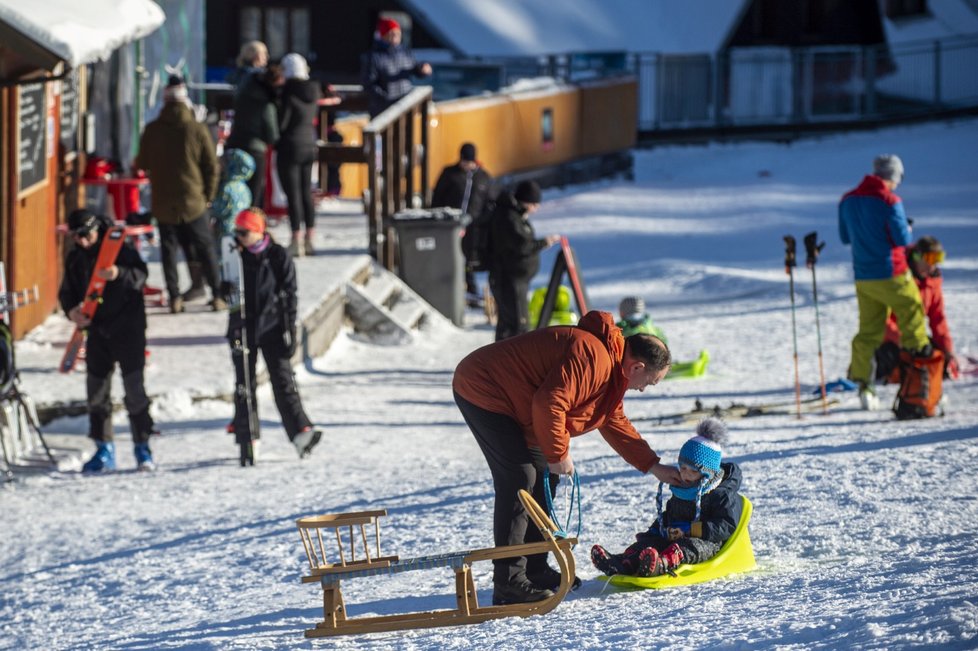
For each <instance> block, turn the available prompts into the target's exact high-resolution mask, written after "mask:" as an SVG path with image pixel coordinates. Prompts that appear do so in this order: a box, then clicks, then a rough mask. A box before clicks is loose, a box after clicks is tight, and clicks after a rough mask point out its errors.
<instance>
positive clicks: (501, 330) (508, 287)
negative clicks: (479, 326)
mask: <svg viewBox="0 0 978 651" xmlns="http://www.w3.org/2000/svg"><path fill="white" fill-rule="evenodd" d="M489 288H490V289H491V290H492V295H493V298H495V299H496V341H502V340H503V339H509V338H510V337H515V336H516V335H521V334H523V333H524V332H526V331H527V330H528V329H529V327H530V326H529V321H530V303H529V299H528V298H527V294H528V293H529V291H530V280H529V278H514V277H512V276H507V275H505V274H499V273H492V272H490V273H489Z"/></svg>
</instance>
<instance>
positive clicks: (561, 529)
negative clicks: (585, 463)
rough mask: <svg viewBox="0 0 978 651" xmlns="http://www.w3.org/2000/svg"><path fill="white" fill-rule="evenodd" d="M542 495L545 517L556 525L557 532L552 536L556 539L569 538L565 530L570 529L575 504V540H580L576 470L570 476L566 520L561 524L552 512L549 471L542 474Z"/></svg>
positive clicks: (579, 496) (578, 492) (579, 491)
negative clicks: (545, 505)
mask: <svg viewBox="0 0 978 651" xmlns="http://www.w3.org/2000/svg"><path fill="white" fill-rule="evenodd" d="M543 494H544V497H546V501H547V515H549V516H550V519H551V520H553V521H554V524H556V525H557V531H555V532H554V535H555V536H556V537H558V538H570V537H571V536H570V534H568V533H567V529H568V528H569V527H570V523H571V517H572V516H573V514H574V503H575V501H576V502H577V534H576V535H575V536H574V537H575V538H580V536H581V528H582V525H583V516H582V515H581V478H580V477H579V476H578V474H577V470H575V471H574V474H573V475H571V489H570V500H569V504H568V505H567V519H566V520H565V521H564V522H561V520H560V518H558V517H557V513H556V511H555V510H554V500H553V496H552V495H551V494H550V470H545V471H544V472H543Z"/></svg>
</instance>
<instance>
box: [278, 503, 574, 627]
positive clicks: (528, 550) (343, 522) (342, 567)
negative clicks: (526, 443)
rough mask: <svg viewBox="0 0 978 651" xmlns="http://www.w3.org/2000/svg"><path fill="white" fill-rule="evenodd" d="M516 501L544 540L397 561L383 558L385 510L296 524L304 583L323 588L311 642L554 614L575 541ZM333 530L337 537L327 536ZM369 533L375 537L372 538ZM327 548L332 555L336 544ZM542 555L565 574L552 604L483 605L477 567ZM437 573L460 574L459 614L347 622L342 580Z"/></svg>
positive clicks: (570, 573)
mask: <svg viewBox="0 0 978 651" xmlns="http://www.w3.org/2000/svg"><path fill="white" fill-rule="evenodd" d="M519 495H520V501H521V502H522V503H523V506H524V508H526V510H527V512H528V513H529V516H530V518H531V519H532V520H533V523H534V524H535V525H536V526H537V527H538V528H539V529H540V533H541V534H542V535H543V541H541V542H536V543H527V544H523V545H511V546H505V547H490V548H487V549H475V550H471V551H463V552H454V553H448V554H435V555H432V556H419V557H416V558H400V557H398V556H384V555H383V554H382V553H381V550H380V522H379V520H378V518H380V517H382V516H385V515H387V511H386V510H378V511H359V512H353V513H337V514H331V515H319V516H313V517H308V518H301V519H299V520H296V526H297V527H298V528H299V535H300V537H301V538H302V546H303V548H304V549H305V552H306V557H307V558H308V560H309V570H310V571H309V576H304V577H302V582H303V583H316V582H318V583H319V584H320V585H321V586H322V589H323V621H322V622H320V623H318V624H316V627H315V628H311V629H307V630H306V637H326V636H331V635H349V634H354V633H378V632H383V631H398V630H403V629H412V628H432V627H435V626H458V625H460V624H477V623H479V622H485V621H488V620H490V619H499V618H502V617H512V616H519V617H527V616H529V615H542V614H544V613H547V612H550V611H551V610H553V609H554V608H556V607H557V604H559V603H560V602H561V600H562V599H563V598H564V596H565V595H566V594H567V592H568V590H569V589H570V585H571V581H573V579H574V573H575V567H574V555H573V554H572V553H571V547H572V546H573V545H574V544H576V543H577V539H576V538H557V537H556V536H554V532H555V531H556V530H557V526H556V525H555V524H554V523H553V521H552V520H551V519H550V518H549V517H547V514H546V513H545V512H544V510H543V509H542V508H541V507H540V505H539V504H537V502H536V501H535V500H534V499H533V497H532V496H530V494H529V493H527V492H526V491H523V490H521V491H520V493H519ZM330 529H331V530H332V532H330V531H328V530H330ZM368 529H372V531H371V532H370V533H368ZM324 530H327V531H325V532H324ZM370 538H372V539H373V544H371V543H370V542H368V540H369V539H370ZM330 539H335V541H336V548H337V549H336V551H335V552H334V553H335V554H337V555H338V556H339V561H338V562H330V561H329V560H327V557H326V544H327V543H328V542H329V541H330ZM330 547H331V548H332V544H330ZM542 552H551V553H552V554H553V555H554V557H555V559H556V562H557V567H558V568H559V570H560V587H558V588H557V590H556V591H555V593H554V596H552V597H550V598H548V599H544V600H543V601H536V602H533V603H520V604H508V605H505V606H481V605H479V599H478V596H477V595H476V590H475V582H474V581H473V579H472V571H471V565H472V563H475V562H478V561H491V560H492V559H494V558H508V557H511V556H524V555H526V554H539V553H542ZM436 567H448V568H451V569H452V570H453V571H454V572H455V602H456V607H455V608H454V609H445V610H432V611H425V612H412V613H404V614H396V615H380V616H372V617H356V618H348V617H347V615H346V605H345V604H344V602H343V594H342V592H341V591H340V582H341V581H342V580H345V579H353V578H360V577H367V576H376V575H382V574H397V573H400V572H408V571H411V570H424V569H431V568H436Z"/></svg>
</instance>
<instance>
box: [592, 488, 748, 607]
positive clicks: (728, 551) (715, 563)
mask: <svg viewBox="0 0 978 651" xmlns="http://www.w3.org/2000/svg"><path fill="white" fill-rule="evenodd" d="M741 498H742V499H743V501H744V507H743V511H741V514H740V522H738V523H737V528H736V529H734V532H733V535H731V536H730V538H728V539H727V542H725V543H723V546H722V547H720V551H718V552H717V553H716V556H714V557H713V558H711V559H709V560H707V561H703V562H702V563H696V564H694V565H689V564H682V565H680V566H679V567H677V568H676V570H675V572H676V576H672V575H670V574H662V575H660V576H645V577H642V576H629V575H627V574H616V575H615V576H610V577H600V578H602V579H604V580H605V581H607V582H608V583H611V584H612V585H617V586H620V587H625V588H642V589H659V588H673V587H676V586H680V585H692V584H694V583H703V582H704V581H711V580H713V579H718V578H720V577H722V576H727V575H728V574H736V573H738V572H750V571H751V570H753V569H755V568H756V567H757V562H756V561H755V560H754V548H753V546H752V545H751V543H750V532H749V531H748V530H747V524H748V522H749V521H750V516H751V513H752V512H753V510H754V506H753V505H752V504H751V503H750V500H749V499H747V498H746V497H744V496H743V495H741Z"/></svg>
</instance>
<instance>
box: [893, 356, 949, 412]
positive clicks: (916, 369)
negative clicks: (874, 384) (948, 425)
mask: <svg viewBox="0 0 978 651" xmlns="http://www.w3.org/2000/svg"><path fill="white" fill-rule="evenodd" d="M898 372H899V377H900V390H899V391H898V392H897V397H896V400H895V401H894V403H893V411H894V413H895V414H896V417H897V420H910V419H913V418H931V417H932V416H937V415H938V411H939V409H938V403H939V402H940V400H941V396H942V395H943V393H942V390H941V387H942V382H943V380H944V353H942V352H941V351H939V350H937V349H936V348H935V349H934V351H933V352H932V353H931V354H930V356H929V357H923V356H916V355H914V354H912V353H910V352H909V351H906V350H901V351H900V365H899V367H898ZM941 415H943V414H941Z"/></svg>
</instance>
